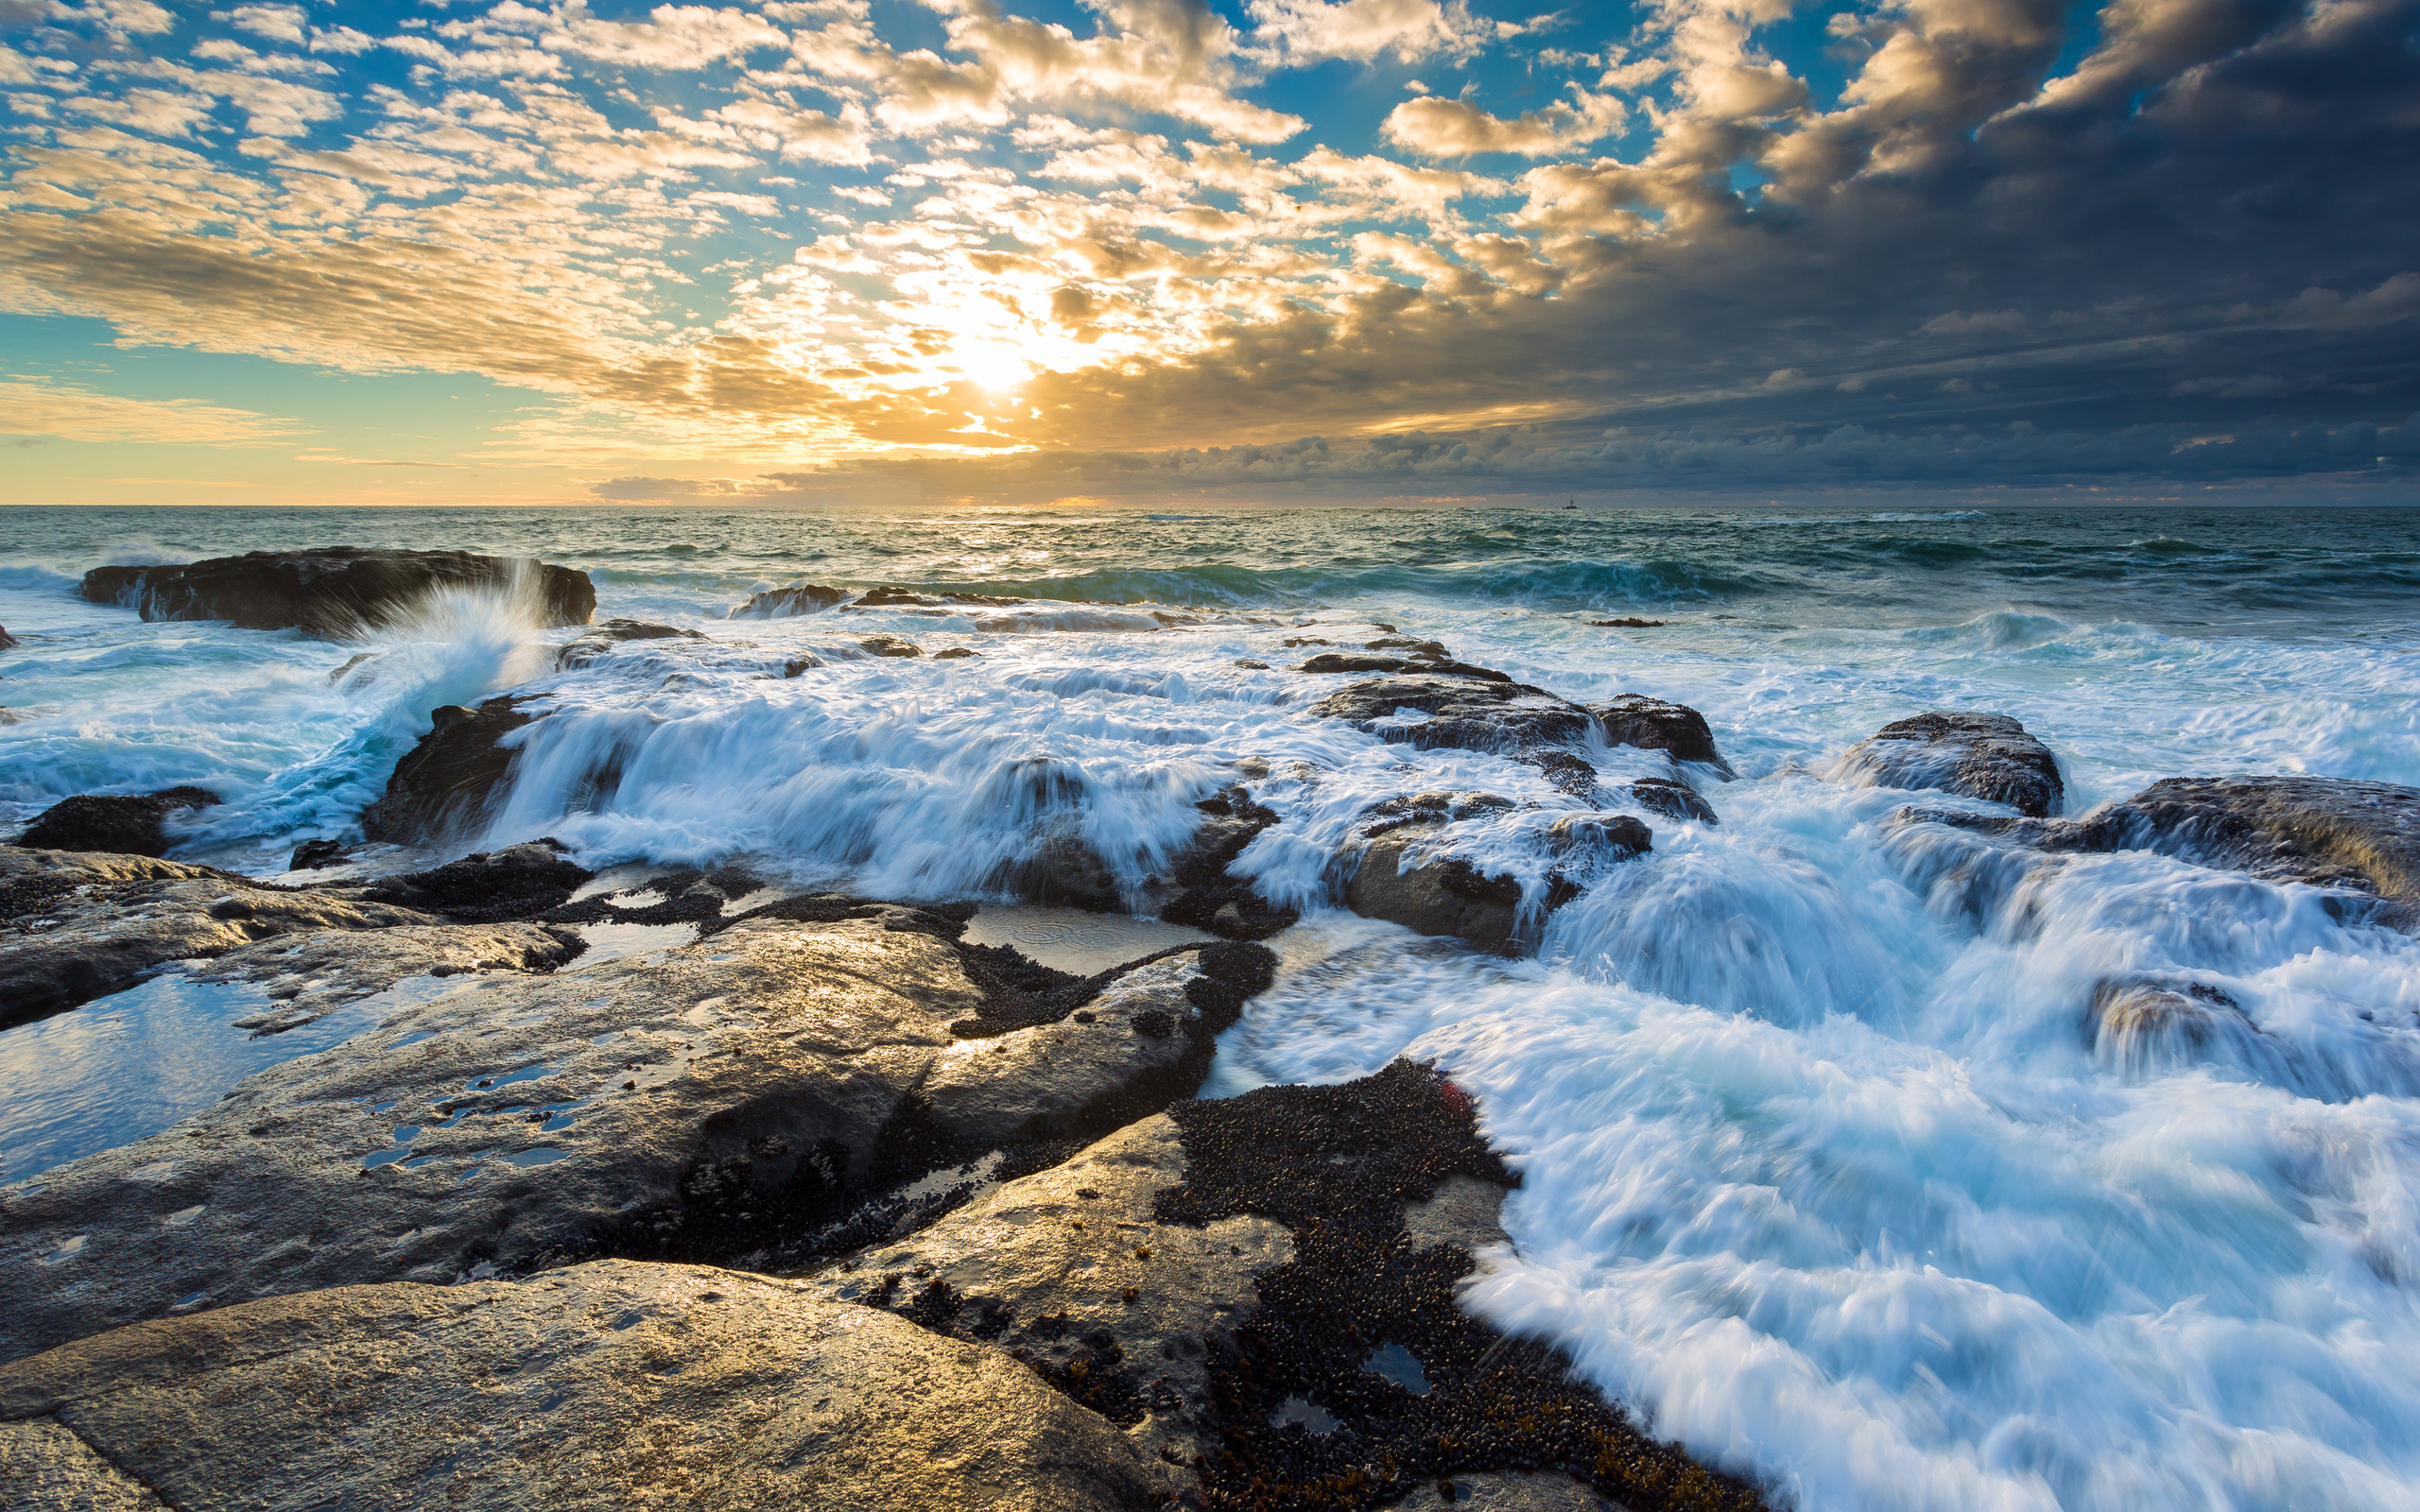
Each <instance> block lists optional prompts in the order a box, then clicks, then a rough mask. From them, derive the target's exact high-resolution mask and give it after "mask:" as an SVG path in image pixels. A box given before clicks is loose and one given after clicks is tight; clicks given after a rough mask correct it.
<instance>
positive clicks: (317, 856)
mask: <svg viewBox="0 0 2420 1512" xmlns="http://www.w3.org/2000/svg"><path fill="white" fill-rule="evenodd" d="M343 860H344V847H343V846H342V845H341V844H339V843H338V842H337V841H335V840H305V841H303V842H302V844H301V845H298V846H296V847H295V848H294V854H293V855H292V856H290V857H288V858H287V860H286V863H285V869H286V870H288V871H317V870H319V869H320V868H321V867H333V866H336V865H337V864H338V863H340V862H342V861H343Z"/></svg>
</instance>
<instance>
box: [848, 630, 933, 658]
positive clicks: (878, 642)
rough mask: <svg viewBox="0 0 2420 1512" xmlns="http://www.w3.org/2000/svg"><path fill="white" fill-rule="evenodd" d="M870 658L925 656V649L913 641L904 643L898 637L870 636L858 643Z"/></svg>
mask: <svg viewBox="0 0 2420 1512" xmlns="http://www.w3.org/2000/svg"><path fill="white" fill-rule="evenodd" d="M857 644H858V646H859V647H861V648H862V649H863V650H864V651H865V652H866V653H867V654H868V655H870V656H895V657H910V656H923V655H924V654H925V649H924V647H922V646H920V645H918V644H916V643H915V642H913V641H903V640H901V639H900V638H899V637H898V636H896V635H869V636H867V637H866V638H865V639H864V640H862V641H859V642H858V643H857Z"/></svg>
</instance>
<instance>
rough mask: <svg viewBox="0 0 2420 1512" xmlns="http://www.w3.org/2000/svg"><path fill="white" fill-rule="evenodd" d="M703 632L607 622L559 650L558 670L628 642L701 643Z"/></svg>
mask: <svg viewBox="0 0 2420 1512" xmlns="http://www.w3.org/2000/svg"><path fill="white" fill-rule="evenodd" d="M704 639H706V635H705V632H704V631H702V630H684V629H681V628H679V627H675V626H670V625H650V624H648V623H647V622H646V621H644V620H620V619H615V620H607V621H606V622H605V623H604V624H602V625H599V626H596V627H593V628H591V629H590V630H589V631H587V633H585V634H583V635H581V636H580V637H579V639H578V640H575V641H571V642H568V643H566V644H563V645H562V646H561V647H559V648H557V650H556V652H555V667H556V669H557V670H558V671H565V670H569V669H570V668H573V667H584V666H586V665H588V664H589V663H590V662H594V661H596V659H597V658H598V657H601V656H603V655H605V654H606V653H607V652H608V651H611V650H613V649H614V647H615V646H617V645H620V644H623V643H624V642H626V641H702V640H704Z"/></svg>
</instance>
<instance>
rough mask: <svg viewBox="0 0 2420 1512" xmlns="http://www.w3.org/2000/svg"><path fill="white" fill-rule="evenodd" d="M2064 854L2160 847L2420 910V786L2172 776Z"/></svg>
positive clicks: (2057, 837) (2054, 837)
mask: <svg viewBox="0 0 2420 1512" xmlns="http://www.w3.org/2000/svg"><path fill="white" fill-rule="evenodd" d="M2042 840H2043V843H2045V844H2046V845H2048V847H2049V848H2051V849H2056V850H2081V851H2135V850H2141V851H2161V852H2164V853H2166V854H2169V855H2174V856H2179V857H2182V858H2183V859H2186V860H2188V861H2198V862H2201V863H2203V864H2204V865H2208V866H2222V867H2232V868H2238V869H2241V870H2245V871H2250V872H2253V873H2255V874H2256V875H2258V876H2264V877H2268V878H2271V879H2272V880H2274V881H2281V882H2304V883H2309V884H2311V885H2314V886H2324V887H2344V888H2350V889H2353V890H2355V891H2359V892H2366V893H2372V894H2375V895H2376V896H2377V897H2379V898H2382V899H2385V900H2387V901H2388V902H2393V903H2398V904H2401V905H2403V907H2404V908H2406V909H2412V910H2420V789H2414V788H2409V787H2399V786H2396V785H2394V783H2390V782H2357V781H2353V780H2350V779H2346V778H2337V777H2171V778H2168V779H2166V780H2164V781H2161V782H2153V783H2152V785H2151V786H2149V787H2147V788H2145V789H2143V790H2142V791H2141V792H2139V793H2137V794H2135V796H2134V797H2133V798H2130V799H2125V800H2123V801H2122V802H2118V803H2107V804H2103V805H2101V806H2100V808H2097V809H2095V810H2093V811H2092V812H2091V813H2090V814H2087V815H2085V816H2083V818H2081V819H2079V820H2077V821H2076V822H2075V823H2074V824H2073V825H2057V826H2051V827H2049V828H2048V830H2046V832H2045V833H2044V834H2043V836H2042Z"/></svg>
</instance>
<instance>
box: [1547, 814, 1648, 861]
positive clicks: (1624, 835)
mask: <svg viewBox="0 0 2420 1512" xmlns="http://www.w3.org/2000/svg"><path fill="white" fill-rule="evenodd" d="M1547 849H1549V850H1551V851H1554V852H1555V853H1556V854H1557V855H1572V854H1580V855H1594V856H1600V857H1603V858H1605V859H1607V860H1612V861H1628V860H1630V859H1631V858H1632V857H1634V856H1641V855H1645V854H1646V853H1647V852H1648V851H1652V850H1654V849H1655V832H1654V831H1652V830H1650V829H1649V828H1648V827H1647V826H1646V825H1644V824H1642V823H1640V822H1639V821H1638V820H1637V819H1634V818H1633V817H1631V816H1629V815H1627V814H1572V815H1566V816H1564V817H1563V818H1560V819H1557V820H1555V821H1554V822H1553V823H1552V824H1550V825H1548V826H1547Z"/></svg>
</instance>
